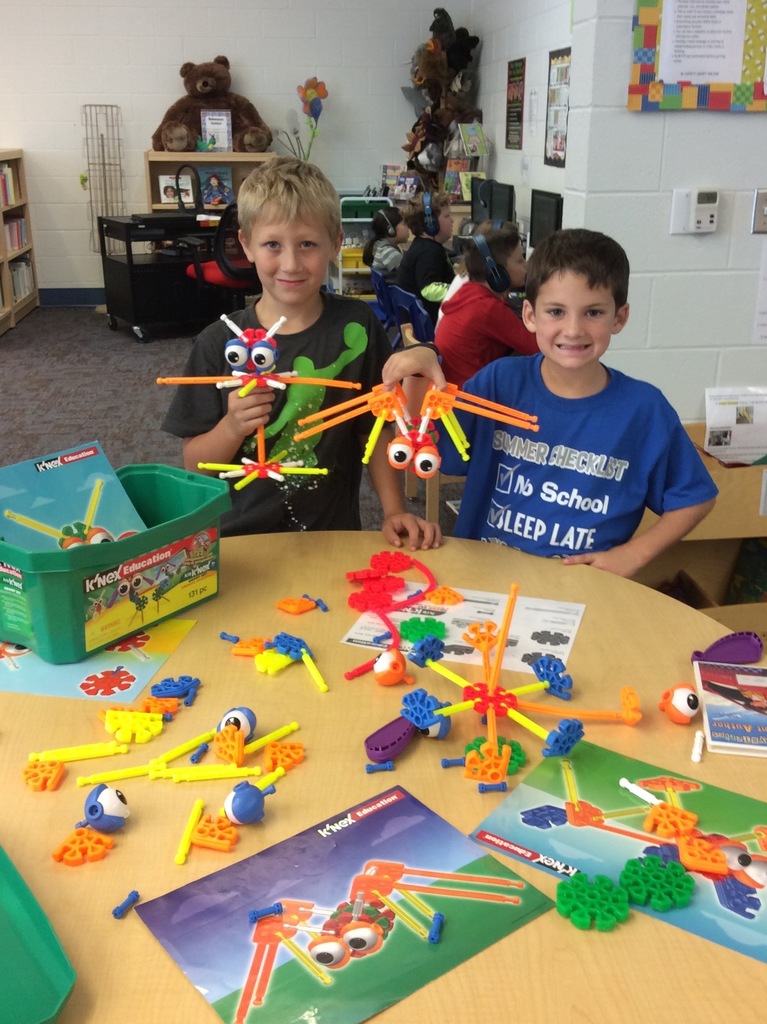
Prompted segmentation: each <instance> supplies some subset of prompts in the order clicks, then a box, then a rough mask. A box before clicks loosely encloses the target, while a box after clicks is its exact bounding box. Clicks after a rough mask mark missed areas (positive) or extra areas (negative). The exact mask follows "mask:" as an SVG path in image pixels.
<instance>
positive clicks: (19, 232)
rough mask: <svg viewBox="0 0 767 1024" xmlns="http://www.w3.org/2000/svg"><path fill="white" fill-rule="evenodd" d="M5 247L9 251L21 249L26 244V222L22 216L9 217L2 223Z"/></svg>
mask: <svg viewBox="0 0 767 1024" xmlns="http://www.w3.org/2000/svg"><path fill="white" fill-rule="evenodd" d="M3 238H4V239H5V248H6V249H7V250H9V251H10V252H16V251H17V250H19V249H23V248H24V246H25V245H26V244H27V222H26V220H25V219H24V218H23V217H9V218H8V220H6V222H5V223H4V224H3Z"/></svg>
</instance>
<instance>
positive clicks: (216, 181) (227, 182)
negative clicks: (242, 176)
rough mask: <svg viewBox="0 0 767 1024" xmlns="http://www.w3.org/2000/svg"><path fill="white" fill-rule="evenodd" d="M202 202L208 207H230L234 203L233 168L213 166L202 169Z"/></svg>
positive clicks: (200, 169)
mask: <svg viewBox="0 0 767 1024" xmlns="http://www.w3.org/2000/svg"><path fill="white" fill-rule="evenodd" d="M199 171H200V184H201V185H202V201H203V202H204V203H205V205H206V206H222V207H223V206H228V205H229V204H230V203H233V202H234V199H235V195H234V187H233V185H232V168H231V167H226V166H218V165H213V164H211V165H210V166H209V167H208V166H205V167H200V168H199Z"/></svg>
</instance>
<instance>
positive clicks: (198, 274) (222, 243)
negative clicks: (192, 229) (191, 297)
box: [176, 203, 261, 313]
mask: <svg viewBox="0 0 767 1024" xmlns="http://www.w3.org/2000/svg"><path fill="white" fill-rule="evenodd" d="M238 228H239V225H238V221H237V204H236V203H230V204H229V206H227V207H226V209H225V210H224V212H223V213H222V215H221V220H220V221H219V223H218V227H217V228H216V233H215V235H214V236H213V243H212V246H211V244H210V239H209V238H208V239H206V238H201V237H198V236H196V235H182V236H181V238H179V239H177V241H176V244H177V245H178V247H179V248H180V249H183V250H185V251H186V252H188V253H189V255H190V257H191V262H190V263H189V265H188V266H187V268H186V274H187V277H191V278H192V280H193V281H196V282H197V283H198V285H199V286H200V287H201V288H216V289H218V291H219V292H220V293H221V298H222V309H221V312H222V313H231V312H233V311H234V310H236V309H243V308H244V307H245V297H246V296H247V295H253V294H255V293H257V292H259V291H260V290H261V283H260V281H259V280H258V275H257V274H256V268H255V267H254V266H253V264H252V263H251V262H250V261H249V260H248V258H247V256H246V255H245V252H244V250H243V248H242V246H241V244H240V239H239V237H238ZM211 250H212V251H211ZM208 254H210V255H212V257H213V258H212V259H206V258H205V257H206V256H207V255H208Z"/></svg>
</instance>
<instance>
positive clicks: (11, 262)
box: [0, 149, 40, 334]
mask: <svg viewBox="0 0 767 1024" xmlns="http://www.w3.org/2000/svg"><path fill="white" fill-rule="evenodd" d="M0 176H1V177H2V179H3V180H2V181H0V221H2V225H1V226H2V232H0V334H5V332H6V331H8V330H10V329H11V327H15V326H16V324H17V323H19V321H20V320H22V319H23V318H24V317H25V316H26V315H27V313H30V312H31V311H32V310H33V309H35V308H36V307H37V306H39V305H40V297H39V294H38V290H37V273H36V271H35V258H34V250H33V247H32V227H31V224H30V220H29V206H28V202H27V183H26V179H25V177H24V156H23V153H22V151H21V150H20V149H0Z"/></svg>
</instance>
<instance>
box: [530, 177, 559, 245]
mask: <svg viewBox="0 0 767 1024" xmlns="http://www.w3.org/2000/svg"><path fill="white" fill-rule="evenodd" d="M562 204H563V199H562V196H561V195H559V193H558V192H543V191H542V190H541V189H538V188H534V189H532V190H531V192H530V232H529V234H528V237H527V245H528V248H529V249H534V248H535V247H536V245H538V243H539V242H541V241H543V239H544V238H546V237H547V235H550V234H552V232H554V231H559V229H560V228H561V227H562Z"/></svg>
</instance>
